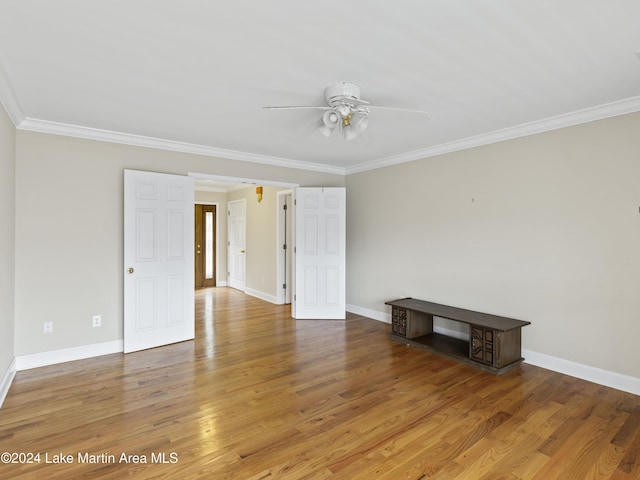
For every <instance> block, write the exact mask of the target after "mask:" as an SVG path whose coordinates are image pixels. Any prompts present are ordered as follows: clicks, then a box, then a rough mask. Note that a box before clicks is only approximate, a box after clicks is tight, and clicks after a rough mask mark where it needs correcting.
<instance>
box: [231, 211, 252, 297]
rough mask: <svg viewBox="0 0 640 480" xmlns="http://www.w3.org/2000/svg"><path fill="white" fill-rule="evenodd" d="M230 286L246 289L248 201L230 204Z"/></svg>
mask: <svg viewBox="0 0 640 480" xmlns="http://www.w3.org/2000/svg"><path fill="white" fill-rule="evenodd" d="M228 208H229V212H228V219H229V223H228V228H227V235H228V241H229V244H228V246H229V254H228V257H229V286H230V287H232V288H237V289H239V290H242V291H244V288H245V276H246V271H247V269H246V249H247V228H246V222H247V202H246V200H234V201H231V202H229V204H228Z"/></svg>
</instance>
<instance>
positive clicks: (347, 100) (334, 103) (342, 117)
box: [262, 82, 429, 140]
mask: <svg viewBox="0 0 640 480" xmlns="http://www.w3.org/2000/svg"><path fill="white" fill-rule="evenodd" d="M324 98H325V100H326V102H327V105H322V106H315V105H304V106H294V105H291V106H274V107H262V108H265V109H267V110H304V109H316V110H324V111H325V112H324V113H323V114H322V123H321V124H320V127H319V128H318V129H319V130H320V132H322V134H323V135H324V136H325V137H330V136H331V134H332V133H333V132H334V131H335V130H337V131H338V132H340V134H341V135H342V138H344V139H345V140H353V139H354V138H356V137H357V136H358V135H359V134H360V133H362V132H364V131H365V130H366V128H367V126H368V125H369V109H380V110H382V109H384V110H397V111H401V112H412V113H419V114H422V115H429V114H428V113H427V112H424V111H422V110H410V109H407V108H396V107H381V106H378V105H371V104H370V103H369V102H367V101H366V100H363V99H362V98H360V86H359V85H357V84H355V83H351V82H336V83H332V84H331V85H329V86H328V87H327V88H325V90H324Z"/></svg>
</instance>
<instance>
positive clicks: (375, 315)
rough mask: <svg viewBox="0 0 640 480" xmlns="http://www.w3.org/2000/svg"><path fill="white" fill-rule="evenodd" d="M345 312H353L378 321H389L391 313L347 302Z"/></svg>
mask: <svg viewBox="0 0 640 480" xmlns="http://www.w3.org/2000/svg"><path fill="white" fill-rule="evenodd" d="M346 307H347V312H351V313H355V314H356V315H362V316H363V317H367V318H372V319H374V320H378V321H379V322H384V323H389V324H390V323H391V314H390V313H385V312H379V311H378V310H372V309H370V308H364V307H360V306H358V305H353V304H350V303H347V305H346Z"/></svg>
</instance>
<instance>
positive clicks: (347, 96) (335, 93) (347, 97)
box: [324, 82, 362, 107]
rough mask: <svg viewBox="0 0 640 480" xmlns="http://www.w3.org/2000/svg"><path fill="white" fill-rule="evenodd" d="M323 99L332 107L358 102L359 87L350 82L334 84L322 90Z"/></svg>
mask: <svg viewBox="0 0 640 480" xmlns="http://www.w3.org/2000/svg"><path fill="white" fill-rule="evenodd" d="M324 98H325V99H326V100H327V103H328V104H329V105H331V106H332V107H335V106H337V105H341V104H345V103H349V101H351V102H354V101H356V102H362V100H360V85H356V84H355V83H351V82H336V83H332V84H331V85H329V86H328V87H327V88H325V90H324Z"/></svg>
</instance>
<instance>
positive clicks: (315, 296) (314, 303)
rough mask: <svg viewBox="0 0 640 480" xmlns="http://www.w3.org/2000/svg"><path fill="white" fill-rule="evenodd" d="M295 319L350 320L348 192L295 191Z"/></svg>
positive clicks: (338, 189)
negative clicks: (347, 309)
mask: <svg viewBox="0 0 640 480" xmlns="http://www.w3.org/2000/svg"><path fill="white" fill-rule="evenodd" d="M295 195H296V198H295V205H294V208H295V292H294V301H293V305H292V309H291V311H292V316H293V317H294V318H300V319H302V318H314V319H344V318H346V299H345V269H346V252H345V249H346V191H345V189H344V188H306V187H305V188H302V187H300V188H296V190H295Z"/></svg>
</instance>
